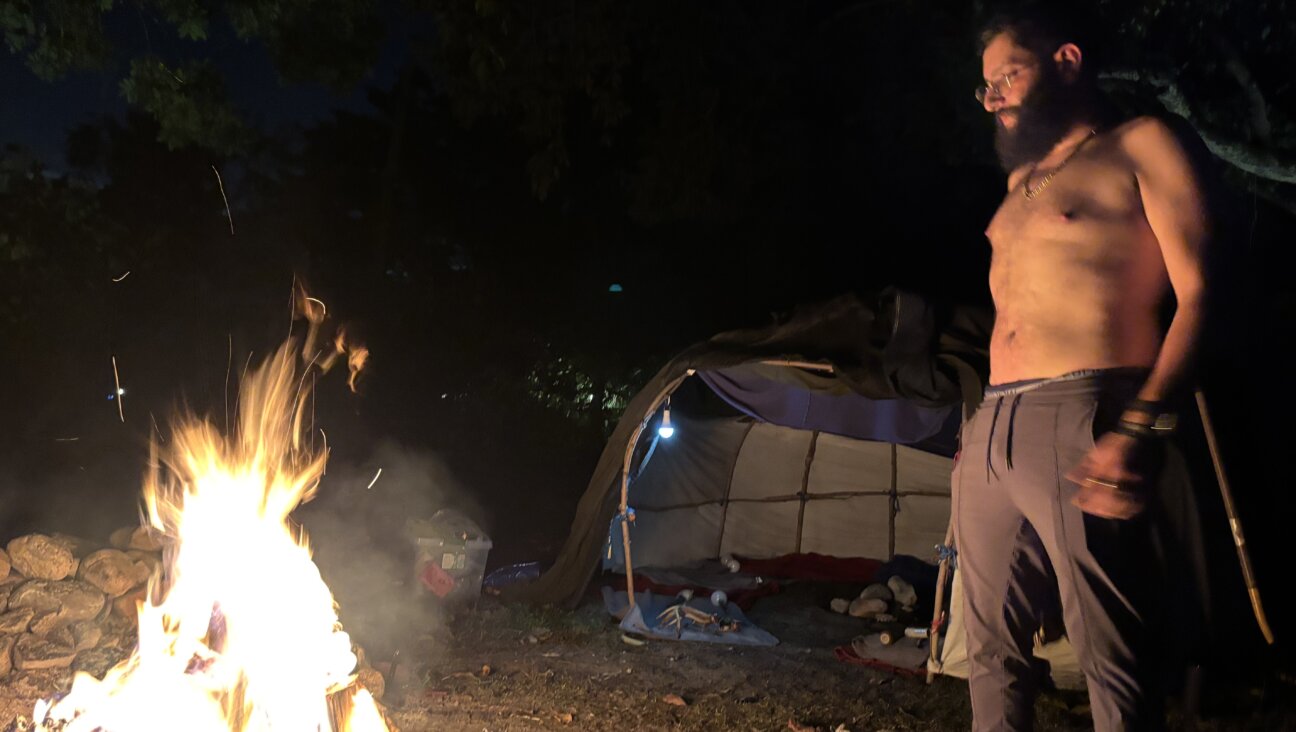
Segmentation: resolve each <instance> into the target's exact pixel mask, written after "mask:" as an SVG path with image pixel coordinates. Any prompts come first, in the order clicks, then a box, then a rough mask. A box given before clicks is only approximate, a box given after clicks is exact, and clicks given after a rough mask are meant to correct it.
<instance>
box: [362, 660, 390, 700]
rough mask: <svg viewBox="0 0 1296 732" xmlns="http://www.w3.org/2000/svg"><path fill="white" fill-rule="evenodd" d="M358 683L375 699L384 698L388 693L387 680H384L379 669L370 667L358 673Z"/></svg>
mask: <svg viewBox="0 0 1296 732" xmlns="http://www.w3.org/2000/svg"><path fill="white" fill-rule="evenodd" d="M356 683H357V684H359V685H360V688H362V689H368V690H369V693H370V694H373V697H374V698H375V699H381V698H383V694H384V693H386V691H387V679H384V678H383V675H382V674H380V673H378V671H377V669H374V668H370V667H368V666H366V667H365V668H362V669H360V670H359V671H358V672H356Z"/></svg>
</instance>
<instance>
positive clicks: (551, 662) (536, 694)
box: [0, 596, 1296, 732]
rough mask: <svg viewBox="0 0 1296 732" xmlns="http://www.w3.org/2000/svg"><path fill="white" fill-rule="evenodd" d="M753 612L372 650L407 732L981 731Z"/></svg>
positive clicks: (817, 630)
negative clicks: (734, 628)
mask: <svg viewBox="0 0 1296 732" xmlns="http://www.w3.org/2000/svg"><path fill="white" fill-rule="evenodd" d="M749 615H750V617H751V619H752V620H753V621H754V622H756V623H757V624H759V625H761V627H763V628H765V629H766V630H769V631H771V632H773V633H774V634H775V635H777V636H779V638H780V639H781V643H780V644H779V645H778V646H775V647H772V648H744V647H733V646H725V645H720V644H705V643H681V642H673V641H648V642H647V643H646V644H645V645H642V646H632V645H628V644H626V643H625V642H624V641H623V640H622V634H621V632H620V630H619V629H618V628H617V626H616V624H615V623H614V622H613V621H612V619H611V618H610V617H609V616H608V615H607V613H606V612H605V611H604V609H603V607H602V605H601V604H599V603H597V602H590V603H588V604H586V605H584V606H582V607H581V608H579V609H578V610H575V611H563V610H555V609H536V608H531V607H527V606H516V605H513V606H505V605H500V604H498V603H496V602H494V601H492V600H491V599H490V598H483V600H482V602H481V604H480V605H479V607H478V608H477V609H476V611H475V612H472V613H465V614H463V615H462V616H461V617H459V618H458V619H456V620H455V621H453V622H451V623H448V624H444V625H440V626H439V627H438V628H437V629H436V630H435V631H433V632H426V633H424V634H422V635H421V636H419V637H412V638H411V644H410V646H409V647H408V648H407V649H406V650H405V651H404V652H402V653H400V654H397V656H396V657H395V658H394V659H391V660H387V661H383V660H379V659H373V660H375V665H376V666H377V667H378V668H379V670H381V671H383V672H384V673H385V676H386V678H387V692H386V695H385V697H384V701H385V703H386V704H387V707H388V712H389V714H390V718H391V720H392V721H393V722H394V723H395V725H396V726H397V727H399V729H400V730H403V731H404V732H419V731H421V730H439V731H444V732H459V731H462V732H507V731H508V730H618V731H623V730H686V731H687V730H699V731H700V730H708V731H711V730H788V729H792V730H801V731H802V732H805V731H807V730H824V731H826V732H846V731H851V732H863V731H865V730H896V731H899V730H960V729H967V728H968V726H969V722H970V708H969V704H968V696H967V691H966V687H965V685H964V683H963V682H961V681H959V680H955V679H948V678H939V679H937V681H936V683H934V684H933V685H931V686H927V685H926V684H925V683H923V681H922V680H920V679H910V678H902V677H898V676H895V675H892V674H890V673H885V672H881V671H875V670H872V669H867V668H861V667H858V666H852V665H848V664H845V663H842V662H840V661H838V660H836V658H835V657H834V656H833V653H832V648H833V646H834V645H835V644H838V643H841V642H844V641H846V640H849V638H850V635H851V633H852V631H854V630H857V628H855V627H854V626H853V625H852V622H853V619H850V618H846V617H843V616H836V615H834V614H832V613H830V612H828V611H826V610H822V609H820V608H818V607H815V606H814V605H812V604H808V603H804V602H800V601H799V600H798V598H796V597H795V596H788V597H782V598H780V597H779V596H775V597H773V598H767V599H765V600H762V601H761V602H760V603H758V604H757V606H756V607H755V608H754V609H753V610H752V611H751V612H750V613H749ZM416 635H417V634H416ZM1208 686H1209V685H1208ZM33 693H34V689H33V688H32V687H30V686H28V687H25V688H14V685H13V684H10V685H8V686H6V687H0V729H9V728H11V725H12V724H13V720H14V719H15V717H16V716H18V715H29V714H30V712H31V709H32V705H33V704H34V703H35V701H36V699H37V696H38V694H37V695H35V696H34V695H33ZM1207 696H1208V697H1209V699H1208V701H1207V702H1206V703H1205V704H1206V705H1207V706H1213V707H1214V708H1215V710H1216V712H1215V713H1214V716H1213V718H1209V719H1206V720H1204V721H1201V722H1200V723H1189V721H1188V720H1185V719H1184V717H1183V715H1182V714H1180V713H1178V712H1177V711H1173V710H1172V712H1171V728H1172V729H1197V730H1207V731H1210V730H1282V729H1296V711H1293V702H1291V701H1289V700H1288V699H1289V697H1292V696H1296V688H1293V687H1292V685H1291V684H1290V683H1284V682H1283V681H1281V680H1280V679H1279V677H1277V676H1276V675H1275V676H1274V679H1273V680H1272V681H1271V683H1270V685H1269V686H1268V687H1265V686H1264V685H1263V684H1262V685H1260V686H1257V685H1255V684H1250V685H1248V684H1246V683H1236V682H1235V683H1232V684H1231V685H1229V686H1220V685H1218V684H1217V685H1215V686H1214V687H1210V688H1208V694H1207ZM1086 703H1087V700H1086V699H1085V698H1084V695H1083V694H1074V693H1071V694H1065V693H1052V694H1046V695H1045V696H1043V697H1042V698H1041V699H1040V701H1039V703H1038V705H1037V719H1038V725H1037V727H1038V728H1039V729H1042V730H1084V729H1090V728H1091V722H1090V719H1089V716H1088V713H1087V706H1086Z"/></svg>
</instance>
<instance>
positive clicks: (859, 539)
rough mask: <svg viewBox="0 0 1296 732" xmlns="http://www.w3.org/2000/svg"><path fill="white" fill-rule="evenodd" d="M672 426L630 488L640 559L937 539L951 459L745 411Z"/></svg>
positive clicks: (923, 543) (656, 561)
mask: <svg viewBox="0 0 1296 732" xmlns="http://www.w3.org/2000/svg"><path fill="white" fill-rule="evenodd" d="M674 423H675V430H676V432H675V437H674V438H673V439H670V440H661V441H659V442H658V443H657V446H656V448H655V450H654V452H653V457H652V460H651V461H650V462H649V463H648V465H647V466H645V468H644V469H643V472H642V473H641V474H640V475H639V476H638V478H637V479H636V480H635V481H634V482H633V483H632V484H631V501H630V505H631V506H632V507H633V508H634V509H635V521H634V523H633V524H631V529H630V537H631V551H632V553H633V558H634V563H635V565H636V566H642V567H674V566H677V565H682V564H687V563H690V562H693V561H696V560H700V559H707V558H710V557H717V556H720V555H724V554H730V555H737V556H742V557H751V558H757V559H765V558H770V557H777V556H780V555H784V554H798V553H818V554H825V555H829V556H835V557H873V558H876V557H881V558H887V557H890V556H891V555H892V554H893V553H898V554H912V555H916V556H931V555H932V554H933V549H932V547H934V546H935V545H936V544H939V543H941V542H942V541H944V538H945V528H946V526H947V524H948V522H949V514H950V499H949V494H950V483H949V475H950V470H951V468H952V461H951V460H950V458H947V457H942V456H940V455H932V454H930V453H926V452H923V451H921V450H917V449H915V448H912V447H908V446H905V445H894V444H891V443H887V442H872V441H867V440H856V439H852V438H849V437H840V436H838V435H830V434H823V433H815V432H808V431H805V430H798V429H792V428H790V427H780V426H778V425H773V424H764V423H754V424H753V423H752V422H750V421H749V420H747V419H707V420H692V419H688V418H686V417H683V416H681V417H679V418H678V419H675V420H674ZM604 526H605V530H606V526H607V525H606V524H605V525H604ZM619 532H620V530H619V529H616V533H617V535H618V537H619ZM611 548H612V552H613V556H612V561H611V565H610V566H611V567H612V568H613V569H618V568H620V567H622V566H624V565H623V555H622V554H621V543H620V541H619V540H616V541H612V542H611Z"/></svg>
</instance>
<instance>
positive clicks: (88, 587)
mask: <svg viewBox="0 0 1296 732" xmlns="http://www.w3.org/2000/svg"><path fill="white" fill-rule="evenodd" d="M108 543H109V546H108V547H102V546H100V545H97V544H96V543H94V542H90V541H87V540H85V539H80V538H77V537H73V536H67V535H63V534H53V535H45V534H28V535H26V536H20V537H18V538H16V539H13V540H12V541H10V542H9V543H8V545H7V546H5V547H4V548H2V549H0V683H2V684H4V685H6V686H8V687H9V688H10V691H11V693H16V694H19V695H22V696H42V697H43V696H48V695H50V694H52V693H55V692H59V691H65V690H66V689H67V688H69V686H70V684H71V680H72V677H73V675H74V674H75V672H77V671H85V672H86V673H89V674H92V675H94V676H97V677H102V676H103V674H104V673H105V672H107V671H108V669H110V668H112V667H113V666H115V665H116V664H117V663H119V662H121V661H123V660H125V659H126V658H127V657H129V656H130V653H131V651H132V649H133V648H134V647H135V642H136V638H137V622H138V607H139V605H138V604H139V603H140V602H141V601H142V600H143V599H144V596H145V592H146V591H147V582H148V579H149V576H150V575H151V574H152V573H153V570H154V568H155V567H157V566H158V565H159V564H160V562H161V549H162V546H161V542H160V541H159V540H158V537H157V536H156V534H154V533H153V532H152V531H151V530H149V529H147V528H145V527H126V528H123V529H119V530H117V531H115V532H113V534H112V536H111V537H110V539H109V542H108Z"/></svg>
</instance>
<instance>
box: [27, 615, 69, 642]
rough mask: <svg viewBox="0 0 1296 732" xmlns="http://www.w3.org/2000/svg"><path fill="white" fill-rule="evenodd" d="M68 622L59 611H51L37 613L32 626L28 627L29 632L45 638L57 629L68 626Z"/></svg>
mask: <svg viewBox="0 0 1296 732" xmlns="http://www.w3.org/2000/svg"><path fill="white" fill-rule="evenodd" d="M68 622H69V621H67V620H64V619H63V618H62V616H61V615H60V614H59V611H58V610H49V611H47V612H43V613H36V617H34V618H32V621H31V625H29V626H27V630H28V631H29V632H30V633H31V634H32V635H38V636H40V637H41V638H45V637H47V636H48V635H49V634H50V633H52V632H54V631H55V630H56V629H58V628H62V627H64V626H66V625H67V624H68Z"/></svg>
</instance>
